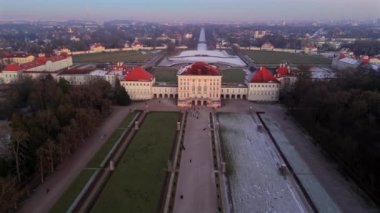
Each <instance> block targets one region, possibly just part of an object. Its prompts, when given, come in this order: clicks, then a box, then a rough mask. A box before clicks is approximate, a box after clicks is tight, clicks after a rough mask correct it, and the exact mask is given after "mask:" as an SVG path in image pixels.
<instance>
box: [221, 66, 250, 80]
mask: <svg viewBox="0 0 380 213" xmlns="http://www.w3.org/2000/svg"><path fill="white" fill-rule="evenodd" d="M221 74H222V76H223V77H222V82H223V83H244V78H245V72H244V71H243V70H242V69H226V70H221Z"/></svg>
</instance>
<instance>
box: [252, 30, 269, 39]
mask: <svg viewBox="0 0 380 213" xmlns="http://www.w3.org/2000/svg"><path fill="white" fill-rule="evenodd" d="M266 34H267V31H265V30H256V31H255V34H254V37H255V39H260V38H263V37H264V36H265V35H266Z"/></svg>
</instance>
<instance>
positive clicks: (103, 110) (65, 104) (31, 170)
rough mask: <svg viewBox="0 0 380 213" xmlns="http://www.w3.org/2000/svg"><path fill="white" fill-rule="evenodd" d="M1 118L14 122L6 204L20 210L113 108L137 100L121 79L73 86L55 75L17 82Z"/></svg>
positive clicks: (0, 176)
mask: <svg viewBox="0 0 380 213" xmlns="http://www.w3.org/2000/svg"><path fill="white" fill-rule="evenodd" d="M6 97H7V98H6V102H5V103H3V104H1V105H0V119H3V120H9V122H10V126H11V134H10V140H9V142H8V143H9V144H8V147H9V148H8V149H9V150H8V155H5V156H1V157H0V206H1V211H2V212H14V211H15V209H17V207H18V204H19V203H20V202H21V201H22V200H23V199H26V198H27V197H28V195H30V193H31V192H32V191H33V189H34V188H35V187H37V186H38V185H39V184H40V183H42V182H44V179H45V178H46V177H47V176H48V175H50V174H52V173H53V172H54V170H55V168H56V167H57V166H58V165H59V164H60V163H61V162H62V161H64V159H65V158H67V157H69V156H70V154H71V153H73V152H74V151H75V150H76V148H77V147H78V146H79V145H80V144H81V143H83V142H85V139H86V138H87V137H89V136H90V135H91V133H92V132H94V131H95V130H96V128H97V127H98V126H99V125H100V124H101V123H102V122H103V121H104V120H105V118H106V117H107V116H108V115H109V114H110V113H111V112H112V105H113V104H118V105H128V104H130V103H131V100H130V98H129V96H128V93H127V92H126V91H125V89H124V88H123V87H121V86H120V84H119V83H117V84H116V86H115V88H112V87H111V85H110V84H109V83H108V82H107V81H105V80H102V79H94V80H92V81H91V82H89V83H88V84H86V85H81V86H71V85H69V83H68V82H67V81H66V80H64V79H61V80H59V81H58V82H57V81H56V80H55V79H53V78H52V77H51V76H47V77H44V78H41V79H31V78H23V79H20V80H18V81H17V82H15V83H13V84H11V86H10V87H9V89H8V90H7V93H6Z"/></svg>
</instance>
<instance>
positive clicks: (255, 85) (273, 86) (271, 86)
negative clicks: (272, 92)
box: [250, 84, 278, 88]
mask: <svg viewBox="0 0 380 213" xmlns="http://www.w3.org/2000/svg"><path fill="white" fill-rule="evenodd" d="M250 87H251V88H252V87H264V88H278V84H264V85H261V84H251V85H250Z"/></svg>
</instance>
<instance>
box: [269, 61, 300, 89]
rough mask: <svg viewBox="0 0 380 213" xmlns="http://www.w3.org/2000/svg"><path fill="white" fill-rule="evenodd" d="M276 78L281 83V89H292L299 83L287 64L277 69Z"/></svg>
mask: <svg viewBox="0 0 380 213" xmlns="http://www.w3.org/2000/svg"><path fill="white" fill-rule="evenodd" d="M274 77H275V78H276V79H277V80H278V81H279V82H280V89H290V88H292V87H293V86H294V84H295V83H296V81H297V76H296V75H295V73H293V72H292V71H291V69H290V66H287V65H286V64H280V66H278V67H277V69H276V74H275V75H274Z"/></svg>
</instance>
